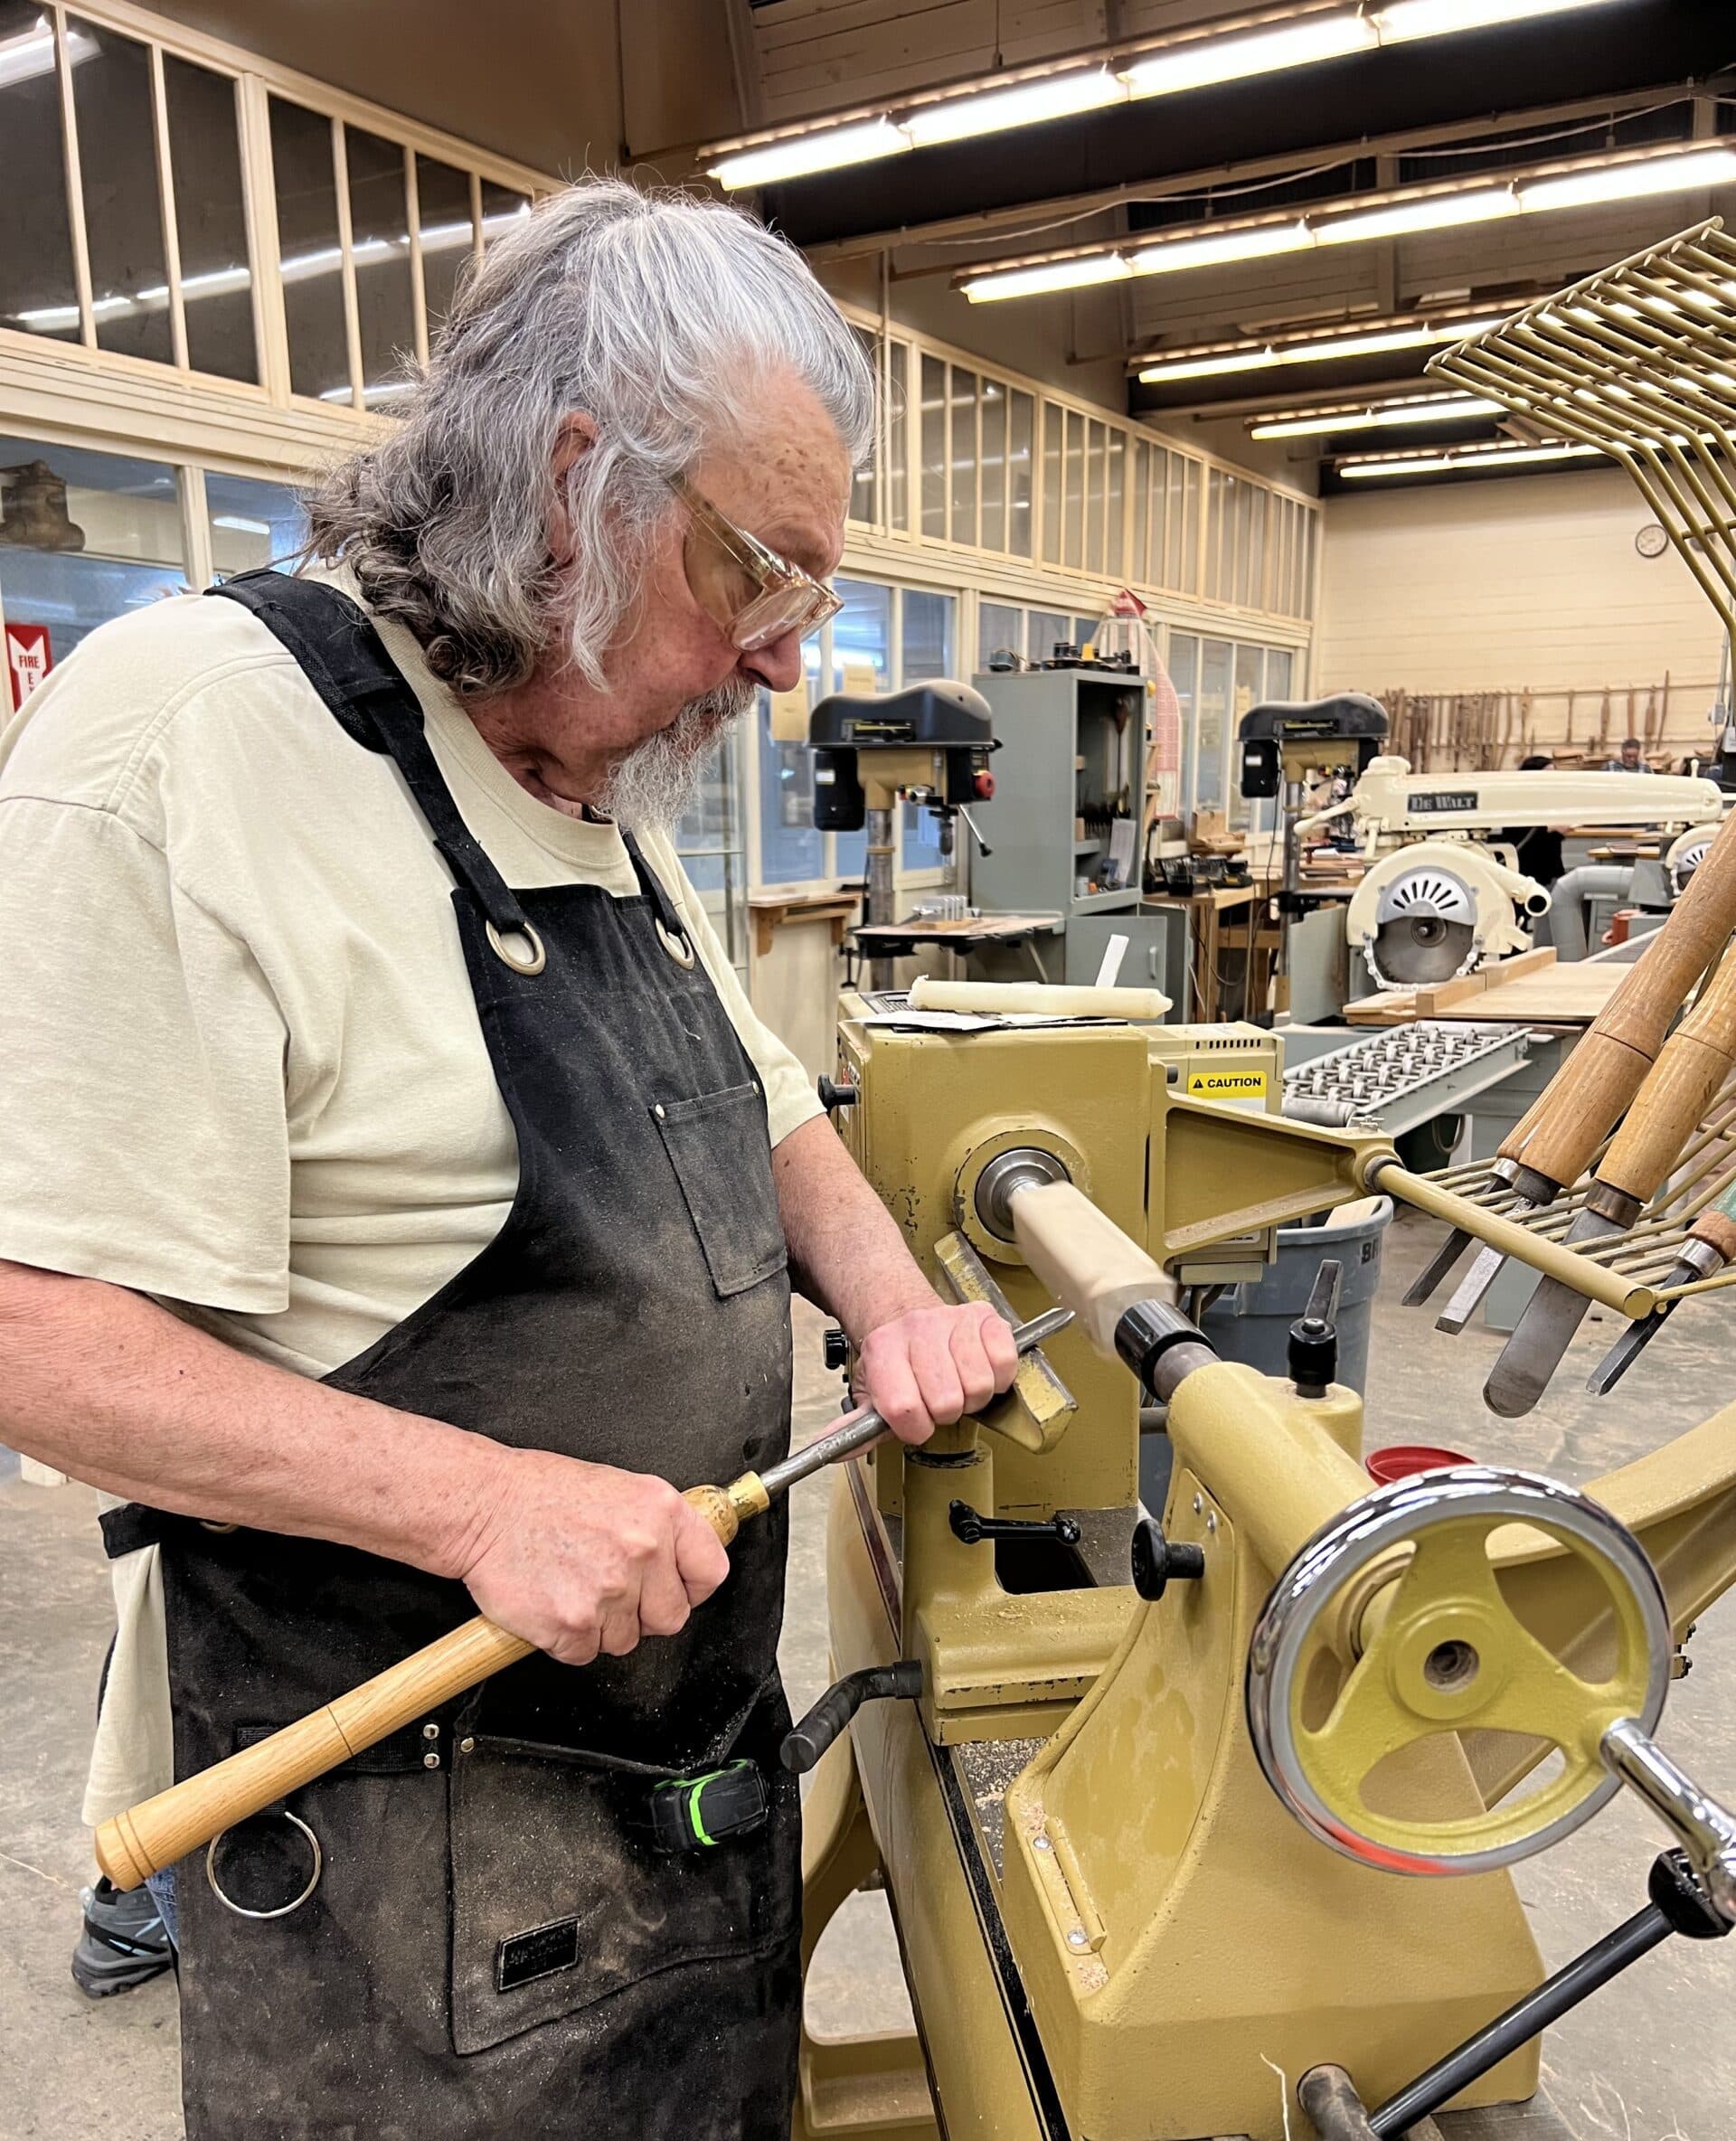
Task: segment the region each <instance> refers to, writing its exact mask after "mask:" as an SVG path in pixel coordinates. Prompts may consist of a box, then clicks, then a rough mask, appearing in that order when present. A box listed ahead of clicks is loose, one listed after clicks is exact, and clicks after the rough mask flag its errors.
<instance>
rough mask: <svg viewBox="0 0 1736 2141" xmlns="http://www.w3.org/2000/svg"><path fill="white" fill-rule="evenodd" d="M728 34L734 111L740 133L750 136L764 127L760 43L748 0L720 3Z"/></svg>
mask: <svg viewBox="0 0 1736 2141" xmlns="http://www.w3.org/2000/svg"><path fill="white" fill-rule="evenodd" d="M723 14H724V19H725V21H726V22H727V23H728V24H729V31H730V71H731V73H732V74H733V75H734V76H735V103H736V108H737V110H738V111H740V113H741V130H742V132H743V133H744V134H746V133H751V132H752V131H753V130H754V129H755V128H756V127H763V126H764V125H765V123H766V82H765V76H764V74H763V72H762V71H761V70H760V42H759V40H758V39H757V38H756V37H755V35H754V33H753V6H752V0H723Z"/></svg>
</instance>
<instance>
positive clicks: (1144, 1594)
mask: <svg viewBox="0 0 1736 2141" xmlns="http://www.w3.org/2000/svg"><path fill="white" fill-rule="evenodd" d="M1204 1574H1205V1549H1204V1547H1203V1546H1188V1545H1185V1544H1184V1543H1182V1542H1178V1541H1175V1540H1170V1539H1165V1536H1164V1527H1163V1526H1162V1525H1161V1524H1160V1523H1158V1522H1157V1520H1156V1517H1155V1516H1142V1517H1141V1518H1140V1520H1139V1522H1138V1523H1137V1524H1136V1525H1135V1526H1134V1530H1133V1588H1134V1589H1135V1590H1137V1592H1138V1594H1139V1596H1140V1597H1141V1598H1142V1599H1161V1598H1162V1597H1163V1595H1164V1593H1165V1590H1166V1589H1168V1588H1169V1586H1170V1585H1171V1584H1172V1583H1181V1582H1190V1581H1192V1580H1194V1578H1195V1577H1200V1576H1203V1575H1204Z"/></svg>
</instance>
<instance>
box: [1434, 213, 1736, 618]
mask: <svg viewBox="0 0 1736 2141" xmlns="http://www.w3.org/2000/svg"><path fill="white" fill-rule="evenodd" d="M1429 371H1430V372H1431V373H1437V374H1439V377H1441V378H1443V379H1448V380H1451V381H1453V382H1455V383H1456V384H1458V385H1459V386H1463V387H1467V388H1468V389H1469V390H1470V391H1472V392H1474V393H1477V394H1479V395H1482V396H1484V397H1485V398H1486V399H1487V400H1489V401H1498V402H1500V403H1501V405H1502V406H1503V407H1504V408H1505V409H1509V410H1512V411H1513V413H1514V417H1515V418H1516V419H1517V420H1518V423H1519V428H1520V429H1523V430H1524V431H1526V432H1530V433H1534V434H1535V435H1536V436H1538V437H1540V438H1545V439H1575V440H1578V441H1580V442H1581V443H1584V444H1586V445H1590V446H1596V447H1599V448H1602V450H1603V451H1604V452H1605V453H1607V454H1608V455H1609V457H1610V458H1611V459H1612V460H1614V461H1617V462H1619V463H1620V465H1621V466H1622V467H1624V468H1626V469H1627V471H1628V474H1629V475H1630V476H1632V477H1633V479H1634V481H1635V483H1636V484H1637V485H1638V486H1639V489H1640V493H1641V495H1643V496H1644V498H1645V499H1646V504H1647V505H1649V506H1650V507H1651V509H1652V511H1653V512H1654V513H1655V514H1656V515H1657V518H1658V520H1659V522H1660V523H1662V525H1663V527H1664V530H1665V533H1666V534H1667V535H1668V536H1669V539H1670V541H1671V542H1673V543H1674V544H1675V548H1676V550H1677V551H1678V552H1680V553H1681V556H1682V558H1683V560H1684V562H1685V563H1686V565H1687V568H1688V570H1689V571H1690V572H1692V573H1693V574H1694V579H1695V580H1696V581H1697V582H1698V583H1699V585H1700V587H1701V588H1702V589H1703V591H1704V593H1705V595H1706V598H1707V599H1708V600H1709V601H1710V602H1711V603H1712V607H1713V608H1714V609H1716V610H1717V612H1718V614H1719V616H1720V617H1721V618H1722V620H1723V623H1724V627H1725V629H1726V630H1727V631H1729V632H1731V633H1732V634H1736V239H1731V238H1729V237H1727V236H1726V235H1725V234H1724V228H1723V223H1722V219H1721V218H1719V217H1717V216H1712V217H1711V218H1709V219H1708V220H1707V221H1706V222H1703V223H1697V224H1695V225H1694V228H1693V229H1692V230H1689V231H1683V232H1682V233H1681V234H1680V236H1678V237H1675V238H1672V239H1670V240H1669V241H1667V242H1666V243H1665V244H1663V245H1660V246H1655V247H1653V248H1651V249H1650V250H1648V251H1646V252H1643V253H1636V254H1634V255H1633V257H1632V258H1631V259H1626V260H1622V261H1619V262H1618V263H1617V265H1616V266H1615V267H1613V268H1607V269H1604V270H1603V271H1602V272H1601V273H1600V274H1597V275H1592V276H1588V277H1587V278H1586V279H1585V280H1584V281H1583V282H1578V283H1574V284H1573V285H1572V286H1571V288H1568V289H1565V290H1562V291H1561V292H1560V293H1559V294H1558V295H1557V296H1555V297H1546V298H1543V300H1542V301H1541V302H1540V303H1538V304H1535V305H1530V306H1527V307H1525V309H1524V311H1523V312H1520V313H1516V314H1515V315H1514V317H1513V318H1512V319H1510V320H1507V321H1505V322H1504V323H1503V324H1502V325H1500V326H1498V327H1491V328H1489V329H1488V330H1487V331H1486V333H1484V334H1481V335H1473V336H1472V337H1471V338H1470V339H1469V340H1468V341H1467V342H1461V343H1458V344H1455V345H1454V346H1453V347H1452V348H1451V349H1448V350H1444V351H1443V352H1442V353H1441V354H1439V356H1437V357H1435V358H1434V359H1433V360H1432V361H1431V362H1430V363H1429Z"/></svg>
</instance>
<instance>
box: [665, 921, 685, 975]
mask: <svg viewBox="0 0 1736 2141" xmlns="http://www.w3.org/2000/svg"><path fill="white" fill-rule="evenodd" d="M657 942H658V943H659V944H660V945H662V947H663V948H664V949H665V951H666V952H667V953H668V954H669V957H671V958H672V959H673V960H674V961H675V964H676V966H677V967H691V966H692V965H693V938H691V937H677V936H675V934H674V933H673V932H672V931H671V930H668V929H665V928H664V926H663V924H662V922H661V921H659V922H658V924H657Z"/></svg>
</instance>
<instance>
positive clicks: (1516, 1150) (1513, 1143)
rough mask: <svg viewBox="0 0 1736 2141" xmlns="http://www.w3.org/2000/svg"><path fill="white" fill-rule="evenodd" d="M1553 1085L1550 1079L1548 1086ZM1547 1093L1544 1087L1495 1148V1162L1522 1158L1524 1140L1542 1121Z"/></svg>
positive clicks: (1547, 1088)
mask: <svg viewBox="0 0 1736 2141" xmlns="http://www.w3.org/2000/svg"><path fill="white" fill-rule="evenodd" d="M1553 1083H1554V1080H1551V1081H1550V1084H1551V1085H1552V1084H1553ZM1549 1092H1550V1088H1549V1086H1547V1085H1546V1086H1545V1087H1544V1088H1543V1091H1542V1092H1541V1093H1539V1094H1538V1096H1537V1098H1536V1099H1534V1100H1533V1102H1532V1104H1531V1106H1530V1107H1529V1108H1526V1110H1525V1112H1524V1114H1523V1115H1522V1116H1521V1117H1520V1118H1519V1120H1518V1121H1517V1122H1516V1123H1514V1126H1513V1127H1512V1129H1510V1130H1509V1131H1508V1132H1507V1134H1506V1136H1505V1137H1504V1138H1503V1139H1502V1140H1501V1142H1500V1144H1499V1145H1498V1146H1496V1147H1495V1158H1496V1159H1497V1160H1517V1159H1522V1158H1523V1157H1524V1150H1525V1140H1526V1139H1527V1138H1528V1137H1530V1136H1531V1133H1532V1132H1533V1130H1534V1129H1535V1128H1536V1127H1537V1126H1538V1124H1539V1123H1540V1122H1541V1121H1542V1120H1543V1110H1544V1107H1545V1104H1546V1103H1547V1101H1548V1099H1549Z"/></svg>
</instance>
